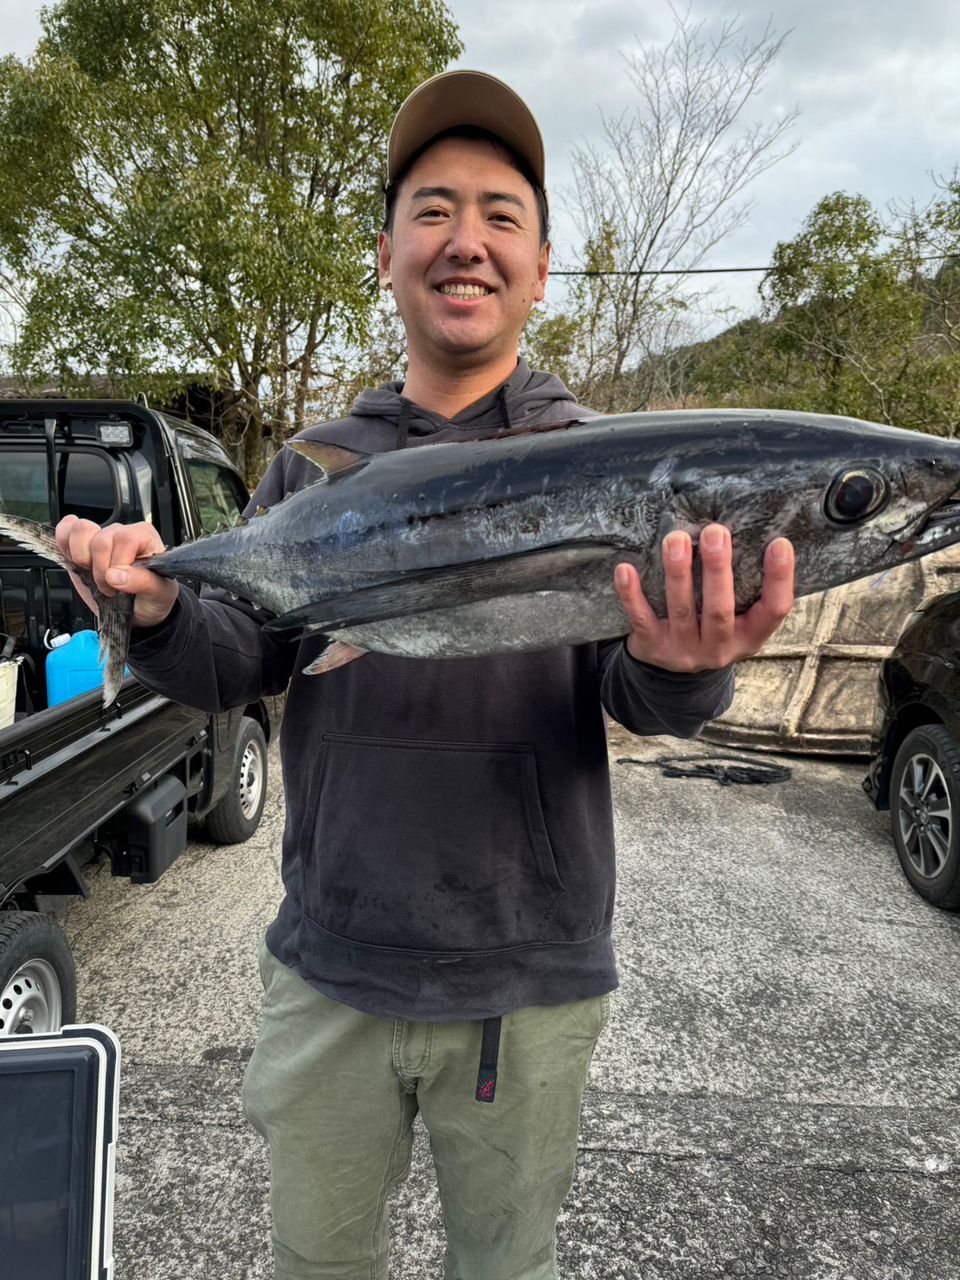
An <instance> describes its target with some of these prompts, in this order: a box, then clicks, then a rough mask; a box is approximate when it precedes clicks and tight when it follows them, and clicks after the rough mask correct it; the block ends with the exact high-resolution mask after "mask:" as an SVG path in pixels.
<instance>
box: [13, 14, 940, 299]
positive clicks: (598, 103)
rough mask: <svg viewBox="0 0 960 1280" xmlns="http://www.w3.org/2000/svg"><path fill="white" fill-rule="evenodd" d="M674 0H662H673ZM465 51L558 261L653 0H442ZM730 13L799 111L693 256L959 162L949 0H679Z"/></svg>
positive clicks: (726, 259) (734, 287)
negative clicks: (497, 114)
mask: <svg viewBox="0 0 960 1280" xmlns="http://www.w3.org/2000/svg"><path fill="white" fill-rule="evenodd" d="M682 2H683V0H678V4H680V5H682ZM40 8H41V5H40V3H39V2H38V0H0V50H2V52H5V53H6V52H12V53H16V54H18V55H20V56H21V57H26V56H28V55H29V53H30V52H31V50H32V49H33V47H34V44H35V43H36V39H37V36H38V34H39V21H38V14H39V10H40ZM451 8H452V10H453V13H454V15H455V17H456V19H457V22H458V23H459V26H460V31H461V36H462V38H463V41H464V43H465V45H466V50H465V53H464V56H463V58H462V59H461V63H460V65H462V66H465V67H477V68H480V69H481V70H485V71H490V72H492V73H493V74H495V75H499V76H502V77H503V78H504V79H505V80H507V81H509V82H510V83H511V84H512V85H513V86H514V87H515V88H516V89H517V90H518V91H519V92H520V93H521V94H523V96H524V97H525V98H526V99H527V101H528V102H529V103H530V105H531V106H532V107H533V110H534V112H535V113H536V115H537V117H538V119H539V120H540V124H541V128H542V129H543V133H544V137H545V139H546V144H547V157H548V181H549V186H550V190H551V195H552V201H553V207H554V209H555V236H554V239H555V257H554V262H555V265H565V264H567V265H575V263H574V262H573V261H572V258H573V254H572V247H573V246H572V244H571V239H572V230H571V226H570V222H569V219H567V218H566V217H565V216H564V214H563V210H562V204H561V200H560V195H561V192H562V189H563V187H564V185H565V183H566V182H567V181H568V180H569V166H568V155H569V150H570V147H571V145H572V144H574V143H576V142H579V141H583V140H585V139H597V138H598V135H599V110H598V108H601V107H602V108H603V110H605V111H607V112H617V111H620V110H622V109H623V108H624V107H626V106H629V105H630V103H631V93H632V89H631V85H630V82H629V80H628V79H627V76H626V73H625V71H624V69H623V62H622V57H621V52H622V51H630V50H631V49H634V48H636V45H637V41H638V40H639V41H642V42H647V41H657V40H663V39H665V38H666V37H667V36H668V35H669V33H670V31H671V30H672V27H673V18H672V15H671V10H670V7H669V4H668V3H667V0H644V3H642V4H640V3H636V2H635V0H594V2H593V3H583V2H582V0H453V3H452V4H451ZM736 13H739V14H740V15H741V20H742V25H743V27H744V31H745V34H747V35H748V36H749V35H758V34H759V33H760V32H761V31H762V29H763V27H764V26H765V24H766V22H767V20H768V19H769V18H772V20H773V23H774V25H775V27H776V28H777V29H778V30H780V31H786V32H789V34H788V36H787V40H786V44H785V46H784V49H783V52H782V53H781V55H780V58H779V60H778V62H777V63H776V64H775V66H774V68H773V70H772V73H771V75H770V77H769V79H768V82H767V85H766V87H765V89H764V91H763V93H762V94H761V95H760V96H759V97H758V98H757V99H756V100H755V103H754V108H753V110H754V113H755V115H760V116H762V115H764V114H770V113H773V112H777V111H784V110H789V109H791V108H792V107H794V106H796V107H799V108H800V111H801V115H800V119H799V122H798V124H797V125H796V126H795V129H794V137H795V139H796V141H797V142H798V144H799V145H798V147H797V149H796V151H794V153H793V154H792V155H791V156H789V157H788V158H787V159H786V160H784V161H782V162H781V163H780V164H779V165H777V166H776V167H775V168H774V169H772V170H771V171H770V172H769V173H768V174H766V175H765V176H763V177H762V178H760V179H759V180H758V181H757V182H756V183H755V184H754V186H753V187H752V188H751V190H750V196H751V197H752V201H753V209H752V213H751V216H750V220H749V222H748V224H747V225H746V226H745V227H744V228H742V229H741V230H740V231H739V232H738V233H737V234H736V235H735V236H733V237H731V238H730V239H729V240H727V241H726V242H724V243H723V244H722V245H720V246H718V247H717V248H716V249H715V250H714V253H713V256H712V258H711V260H710V263H709V265H714V266H721V265H722V266H738V265H747V266H753V265H757V264H761V263H765V262H767V261H768V260H769V255H770V253H771V250H772V249H773V246H774V245H775V244H776V242H777V241H778V240H784V239H789V238H790V237H791V236H792V235H794V234H795V233H796V231H797V228H798V227H799V225H800V223H801V222H802V221H803V219H804V217H805V216H806V214H807V213H809V211H810V209H811V208H812V207H813V205H814V204H815V203H816V202H817V200H819V199H820V197H821V196H823V195H825V194H827V193H828V192H830V191H834V190H838V189H843V190H846V191H859V192H862V193H863V194H864V195H866V196H867V197H868V198H869V199H870V200H872V201H873V202H874V204H875V205H877V206H880V207H883V206H885V205H886V204H887V203H888V202H889V201H891V200H894V199H901V200H907V199H911V198H915V199H917V200H918V201H921V202H923V201H925V200H927V199H928V198H929V197H930V196H931V195H932V194H933V191H934V183H933V179H932V177H931V174H946V173H949V172H951V171H952V170H953V168H954V167H955V166H956V165H957V164H960V39H958V32H960V0H906V2H905V0H804V2H803V3H801V2H800V0H742V2H741V3H739V4H737V3H736V0H733V2H732V3H729V2H728V3H723V2H722V0H694V3H693V4H692V15H693V17H694V19H701V18H702V19H705V20H706V21H707V23H708V24H719V23H720V22H722V21H723V20H724V18H727V17H730V16H731V15H733V14H736ZM755 287H756V278H754V277H749V276H740V277H737V276H729V277H723V276H720V277H716V303H717V305H718V306H719V305H726V306H728V307H732V308H735V309H738V310H746V311H749V310H752V309H754V305H755V299H756V295H755Z"/></svg>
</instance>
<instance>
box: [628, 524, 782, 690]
mask: <svg viewBox="0 0 960 1280" xmlns="http://www.w3.org/2000/svg"><path fill="white" fill-rule="evenodd" d="M699 554H700V564H701V570H702V591H703V600H702V606H701V612H700V613H699V615H698V613H697V602H696V598H695V596H694V586H693V544H692V542H691V540H690V535H689V534H687V533H683V532H682V531H680V530H674V531H673V532H672V533H669V534H667V536H666V538H664V540H663V567H664V574H665V578H666V596H667V617H666V618H658V617H657V615H656V614H655V613H654V612H653V610H652V609H651V608H650V605H649V602H648V601H647V598H646V596H645V595H644V594H643V588H642V586H641V583H640V575H639V574H638V573H637V571H636V569H635V568H634V567H633V565H629V564H620V565H617V569H616V574H615V583H616V588H617V595H618V596H619V597H620V603H621V604H622V605H623V609H624V612H625V613H626V615H627V619H628V621H629V623H630V628H631V629H630V634H629V635H628V636H627V640H626V644H627V650H628V652H629V653H630V655H631V656H632V657H634V658H636V659H637V660H638V661H640V662H646V663H649V664H650V665H651V666H653V667H662V668H664V670H666V671H688V672H690V671H715V670H718V669H719V668H721V667H728V666H730V665H731V664H732V663H734V662H737V661H739V659H741V658H748V657H750V655H751V654H754V653H756V652H757V651H758V650H759V649H762V648H763V646H764V644H766V642H767V641H768V640H769V639H770V637H771V636H772V635H773V633H774V632H775V631H776V629H777V628H778V627H779V626H780V624H781V622H783V620H784V618H785V617H786V616H787V614H788V613H789V612H790V610H791V608H792V607H793V565H794V559H793V547H792V545H791V544H790V543H789V542H788V541H787V539H786V538H776V539H775V540H774V541H773V542H772V543H771V544H770V546H769V547H767V550H766V553H765V555H764V559H763V589H762V593H761V596H760V599H759V600H758V601H757V602H756V603H755V604H754V605H753V606H752V607H751V608H750V609H749V610H748V611H747V612H746V613H741V614H739V615H737V614H736V613H735V612H734V605H735V598H734V590H733V547H732V544H731V540H730V531H729V529H727V528H726V527H725V526H724V525H722V524H708V525H707V526H706V527H705V528H704V530H703V532H702V533H701V534H700V544H699Z"/></svg>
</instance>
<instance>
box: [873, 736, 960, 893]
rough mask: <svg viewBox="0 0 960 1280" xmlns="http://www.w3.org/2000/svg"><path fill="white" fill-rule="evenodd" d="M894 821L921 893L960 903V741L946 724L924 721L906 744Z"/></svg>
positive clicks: (896, 765) (904, 862)
mask: <svg viewBox="0 0 960 1280" xmlns="http://www.w3.org/2000/svg"><path fill="white" fill-rule="evenodd" d="M890 825H891V828H892V831H893V843H894V844H895V846H896V849H897V855H898V856H899V858H900V865H901V866H902V867H903V870H904V874H905V875H906V877H907V879H908V880H909V881H910V883H911V884H912V885H913V887H914V889H916V891H917V893H919V894H920V895H921V896H922V897H924V898H926V899H927V901H928V902H931V903H933V905H934V906H936V907H941V908H943V909H945V910H948V911H954V910H957V909H958V908H960V746H958V745H957V743H956V741H955V740H954V738H953V736H952V735H951V734H950V732H949V731H948V730H947V729H945V728H944V726H943V725H942V724H928V725H921V727H920V728H918V729H913V730H911V732H910V733H908V734H907V736H906V737H905V738H904V740H903V742H902V743H901V744H900V749H899V750H898V752H897V754H896V758H895V759H894V762H893V772H892V774H891V776H890Z"/></svg>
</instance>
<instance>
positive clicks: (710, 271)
mask: <svg viewBox="0 0 960 1280" xmlns="http://www.w3.org/2000/svg"><path fill="white" fill-rule="evenodd" d="M956 256H957V255H956V254H953V253H929V254H926V255H923V254H921V256H920V257H918V258H891V259H890V262H891V263H896V264H897V265H909V263H911V262H940V261H945V260H946V259H947V258H954V257H956ZM810 265H811V266H821V267H822V266H838V267H856V266H859V265H860V263H859V262H858V261H857V260H855V259H853V258H846V259H841V260H840V261H839V262H836V263H824V262H818V263H811V264H810ZM772 270H773V267H772V266H766V267H663V268H648V269H646V270H640V271H585V270H582V269H581V270H579V271H554V270H551V272H550V274H551V275H552V276H723V275H734V274H736V273H739V272H751V271H753V272H758V271H764V272H766V271H772Z"/></svg>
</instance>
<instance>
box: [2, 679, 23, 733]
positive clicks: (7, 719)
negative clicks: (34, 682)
mask: <svg viewBox="0 0 960 1280" xmlns="http://www.w3.org/2000/svg"><path fill="white" fill-rule="evenodd" d="M19 666H20V664H19V662H0V729H7V728H9V727H10V725H12V724H13V716H14V710H15V708H16V705H17V669H18V668H19Z"/></svg>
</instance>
